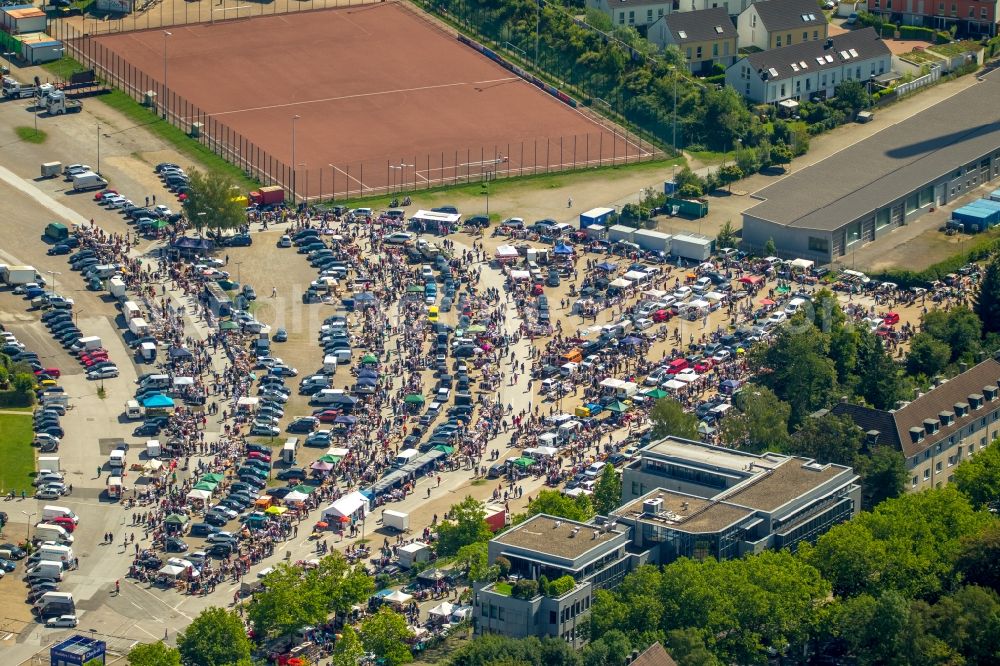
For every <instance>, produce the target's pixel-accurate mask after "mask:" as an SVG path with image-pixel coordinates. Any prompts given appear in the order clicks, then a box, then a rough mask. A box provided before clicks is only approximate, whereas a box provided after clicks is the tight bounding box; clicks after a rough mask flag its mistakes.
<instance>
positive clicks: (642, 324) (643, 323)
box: [634, 318, 653, 331]
mask: <svg viewBox="0 0 1000 666" xmlns="http://www.w3.org/2000/svg"><path fill="white" fill-rule="evenodd" d="M634 323H635V327H636V328H637V329H639V330H640V331H645V330H646V329H647V328H649V327H650V326H652V325H653V320H652V319H645V318H643V319H636V320H635V322H634Z"/></svg>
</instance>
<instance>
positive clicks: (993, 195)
mask: <svg viewBox="0 0 1000 666" xmlns="http://www.w3.org/2000/svg"><path fill="white" fill-rule="evenodd" d="M990 201H1000V190H993V191H992V192H990Z"/></svg>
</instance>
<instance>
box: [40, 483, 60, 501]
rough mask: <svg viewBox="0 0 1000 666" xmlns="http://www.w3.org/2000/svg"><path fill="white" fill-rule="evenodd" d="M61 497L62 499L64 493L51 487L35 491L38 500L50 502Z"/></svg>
mask: <svg viewBox="0 0 1000 666" xmlns="http://www.w3.org/2000/svg"><path fill="white" fill-rule="evenodd" d="M60 497H62V493H61V492H59V491H58V490H56V489H54V488H52V487H51V486H45V487H43V488H39V489H38V490H37V491H35V498H36V499H42V500H50V499H59V498H60Z"/></svg>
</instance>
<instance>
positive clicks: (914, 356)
mask: <svg viewBox="0 0 1000 666" xmlns="http://www.w3.org/2000/svg"><path fill="white" fill-rule="evenodd" d="M950 358H951V349H949V348H948V345H947V343H944V342H941V341H940V340H938V339H937V338H935V337H934V336H933V335H931V334H930V333H926V332H920V333H917V334H916V335H914V336H913V338H912V339H911V340H910V353H909V355H908V356H907V357H906V369H907V370H908V371H909V372H910V374H913V375H924V376H925V377H934V376H935V375H937V374H939V373H940V372H941V371H942V370H944V369H945V368H946V367H947V366H948V361H949V359H950Z"/></svg>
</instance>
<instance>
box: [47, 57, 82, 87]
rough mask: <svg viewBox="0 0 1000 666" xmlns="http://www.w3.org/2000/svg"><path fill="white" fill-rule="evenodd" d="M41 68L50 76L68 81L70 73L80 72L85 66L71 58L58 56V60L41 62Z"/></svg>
mask: <svg viewBox="0 0 1000 666" xmlns="http://www.w3.org/2000/svg"><path fill="white" fill-rule="evenodd" d="M42 69H44V70H45V71H46V72H48V73H49V74H51V75H52V76H55V77H58V78H60V79H63V80H64V81H68V80H69V77H70V76H71V75H73V74H76V73H77V72H82V71H84V70H85V69H87V68H86V67H84V66H83V65H81V64H80V63H79V62H77V61H76V60H74V59H73V58H67V57H65V56H64V57H62V58H59V60H53V61H52V62H47V63H45V64H43V65H42Z"/></svg>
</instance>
